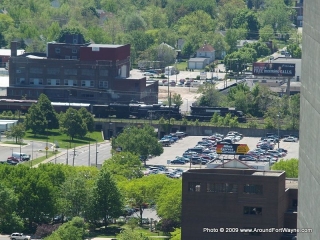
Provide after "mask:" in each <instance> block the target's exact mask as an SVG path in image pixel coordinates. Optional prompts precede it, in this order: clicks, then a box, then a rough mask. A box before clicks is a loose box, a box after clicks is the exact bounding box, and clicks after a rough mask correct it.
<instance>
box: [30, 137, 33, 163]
mask: <svg viewBox="0 0 320 240" xmlns="http://www.w3.org/2000/svg"><path fill="white" fill-rule="evenodd" d="M32 160H33V141H31V161H30V163H31V167H32Z"/></svg>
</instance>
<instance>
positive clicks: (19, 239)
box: [10, 233, 31, 240]
mask: <svg viewBox="0 0 320 240" xmlns="http://www.w3.org/2000/svg"><path fill="white" fill-rule="evenodd" d="M10 239H11V240H30V239H31V236H28V235H24V234H23V233H12V234H11V235H10Z"/></svg>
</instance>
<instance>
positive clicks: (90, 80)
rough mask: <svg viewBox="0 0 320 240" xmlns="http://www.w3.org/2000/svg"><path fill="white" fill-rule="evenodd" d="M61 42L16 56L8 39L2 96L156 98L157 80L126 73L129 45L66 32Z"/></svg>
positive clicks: (69, 99) (103, 100)
mask: <svg viewBox="0 0 320 240" xmlns="http://www.w3.org/2000/svg"><path fill="white" fill-rule="evenodd" d="M64 41H65V43H56V42H51V43H48V44H47V52H46V53H25V54H23V55H21V56H17V54H16V52H17V43H16V42H12V44H11V53H12V56H11V57H10V59H9V66H10V67H9V79H10V80H9V88H8V89H7V98H12V99H21V98H22V97H26V98H27V99H38V97H39V95H40V94H41V93H44V94H46V95H47V96H48V97H49V99H50V100H51V101H53V102H81V103H97V104H108V103H114V102H117V103H128V102H130V101H139V102H145V103H149V104H153V103H158V82H157V81H148V82H147V81H146V78H145V77H141V78H130V45H109V44H88V43H85V42H84V40H83V38H82V36H81V35H78V34H75V35H66V36H65V39H64Z"/></svg>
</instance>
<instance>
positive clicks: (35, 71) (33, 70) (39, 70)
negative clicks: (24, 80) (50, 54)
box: [29, 67, 43, 74]
mask: <svg viewBox="0 0 320 240" xmlns="http://www.w3.org/2000/svg"><path fill="white" fill-rule="evenodd" d="M29 72H30V73H38V74H42V72H43V71H42V68H36V67H32V68H30V70H29Z"/></svg>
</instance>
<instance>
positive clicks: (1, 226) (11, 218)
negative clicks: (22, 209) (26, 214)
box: [0, 183, 23, 233]
mask: <svg viewBox="0 0 320 240" xmlns="http://www.w3.org/2000/svg"><path fill="white" fill-rule="evenodd" d="M0 201H1V203H2V204H1V206H0V232H3V233H10V232H17V231H21V230H22V229H23V221H22V219H21V218H20V217H19V216H18V215H17V213H16V208H17V203H18V197H17V195H16V194H15V193H14V191H13V190H12V189H10V188H8V187H6V186H5V185H4V184H3V183H0Z"/></svg>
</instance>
